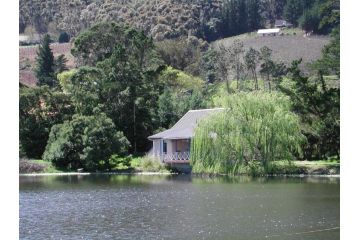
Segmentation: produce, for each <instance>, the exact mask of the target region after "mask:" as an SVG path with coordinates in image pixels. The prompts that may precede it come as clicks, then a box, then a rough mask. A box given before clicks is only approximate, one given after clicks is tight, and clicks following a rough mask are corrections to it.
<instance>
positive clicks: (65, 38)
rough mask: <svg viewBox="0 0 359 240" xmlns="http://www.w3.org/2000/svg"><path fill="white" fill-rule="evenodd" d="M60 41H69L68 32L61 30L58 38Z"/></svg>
mask: <svg viewBox="0 0 359 240" xmlns="http://www.w3.org/2000/svg"><path fill="white" fill-rule="evenodd" d="M58 41H59V43H67V42H69V41H70V36H69V34H68V33H67V32H61V33H60V35H59V39H58Z"/></svg>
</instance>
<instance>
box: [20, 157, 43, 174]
mask: <svg viewBox="0 0 359 240" xmlns="http://www.w3.org/2000/svg"><path fill="white" fill-rule="evenodd" d="M44 169H45V166H44V165H42V164H39V163H34V162H31V161H29V160H20V161H19V173H39V172H43V171H44Z"/></svg>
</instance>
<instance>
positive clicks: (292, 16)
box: [283, 0, 304, 26]
mask: <svg viewBox="0 0 359 240" xmlns="http://www.w3.org/2000/svg"><path fill="white" fill-rule="evenodd" d="M303 9H304V6H303V1H302V0H288V1H287V4H286V5H285V7H284V13H283V15H284V18H285V19H286V20H288V21H289V22H290V23H292V24H294V26H297V25H298V19H299V17H300V16H301V15H302V14H303Z"/></svg>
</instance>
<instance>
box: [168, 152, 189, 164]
mask: <svg viewBox="0 0 359 240" xmlns="http://www.w3.org/2000/svg"><path fill="white" fill-rule="evenodd" d="M189 158H190V153H189V152H175V153H167V154H166V153H164V154H163V161H164V162H172V161H189Z"/></svg>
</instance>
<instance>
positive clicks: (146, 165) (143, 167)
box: [131, 156, 168, 172]
mask: <svg viewBox="0 0 359 240" xmlns="http://www.w3.org/2000/svg"><path fill="white" fill-rule="evenodd" d="M131 166H132V167H134V168H135V169H137V170H140V171H142V172H168V170H167V169H166V167H165V165H163V164H161V163H160V161H159V160H158V159H154V158H151V157H148V156H146V157H140V158H134V159H133V160H132V161H131Z"/></svg>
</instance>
